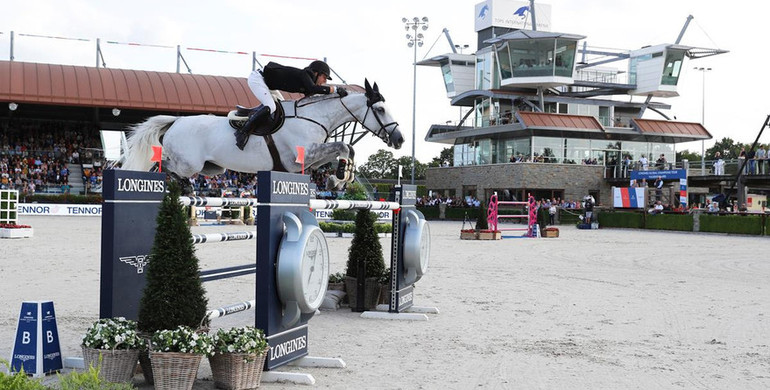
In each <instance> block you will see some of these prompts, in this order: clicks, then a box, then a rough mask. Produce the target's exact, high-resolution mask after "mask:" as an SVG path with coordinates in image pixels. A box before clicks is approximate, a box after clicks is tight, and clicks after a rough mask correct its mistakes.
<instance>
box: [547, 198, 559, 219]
mask: <svg viewBox="0 0 770 390" xmlns="http://www.w3.org/2000/svg"><path fill="white" fill-rule="evenodd" d="M558 212H559V209H558V208H557V206H556V202H553V203H551V207H549V208H548V218H549V221H548V224H549V225H555V224H556V213H558Z"/></svg>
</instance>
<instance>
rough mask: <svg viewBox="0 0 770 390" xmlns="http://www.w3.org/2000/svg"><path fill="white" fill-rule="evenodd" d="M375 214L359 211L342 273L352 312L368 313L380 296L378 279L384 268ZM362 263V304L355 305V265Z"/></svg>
mask: <svg viewBox="0 0 770 390" xmlns="http://www.w3.org/2000/svg"><path fill="white" fill-rule="evenodd" d="M376 218H377V215H376V214H374V213H372V212H370V211H369V210H358V214H357V215H356V225H355V232H354V233H353V240H352V242H351V244H350V249H349V250H348V262H347V267H346V270H345V289H346V291H347V294H348V302H349V303H350V308H351V309H352V310H354V311H364V310H371V309H374V308H375V307H376V306H377V301H378V300H379V296H380V283H379V278H380V277H381V276H382V274H383V271H384V269H385V260H384V259H383V257H382V245H381V244H380V239H379V237H378V236H377V232H376V231H375V229H374V222H375V220H376ZM359 264H365V270H364V278H365V281H364V282H363V285H364V286H365V288H364V301H363V302H361V304H359V302H358V277H359V274H358V265H359Z"/></svg>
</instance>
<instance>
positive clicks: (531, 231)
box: [487, 192, 537, 237]
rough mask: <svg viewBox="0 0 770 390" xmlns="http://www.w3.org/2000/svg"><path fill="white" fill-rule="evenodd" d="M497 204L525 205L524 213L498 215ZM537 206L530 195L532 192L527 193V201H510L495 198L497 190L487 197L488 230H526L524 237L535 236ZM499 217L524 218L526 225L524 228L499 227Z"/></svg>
mask: <svg viewBox="0 0 770 390" xmlns="http://www.w3.org/2000/svg"><path fill="white" fill-rule="evenodd" d="M499 205H515V206H525V211H526V212H525V213H524V214H507V215H500V214H498V206H499ZM536 212H537V207H536V203H535V197H534V196H532V194H528V201H527V202H510V201H499V200H498V199H497V192H495V193H494V194H492V196H491V197H490V198H489V207H488V208H487V223H488V224H489V228H490V230H498V231H501V232H511V231H526V232H527V233H526V234H524V235H523V236H524V237H535V236H536V233H535V222H536V221H537V216H536V214H535V213H536ZM500 218H510V219H513V220H517V219H519V220H523V219H525V218H526V223H527V227H526V228H512V227H511V228H507V227H506V228H501V227H499V225H498V222H499V219H500Z"/></svg>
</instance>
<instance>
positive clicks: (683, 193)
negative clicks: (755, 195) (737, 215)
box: [679, 179, 751, 207]
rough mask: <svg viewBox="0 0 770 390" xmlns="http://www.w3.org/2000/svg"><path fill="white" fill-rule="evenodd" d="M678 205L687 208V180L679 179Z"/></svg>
mask: <svg viewBox="0 0 770 390" xmlns="http://www.w3.org/2000/svg"><path fill="white" fill-rule="evenodd" d="M679 203H680V204H681V205H682V207H687V179H679ZM749 203H751V201H750V200H749Z"/></svg>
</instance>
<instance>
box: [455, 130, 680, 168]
mask: <svg viewBox="0 0 770 390" xmlns="http://www.w3.org/2000/svg"><path fill="white" fill-rule="evenodd" d="M533 147H534V149H533ZM661 154H662V155H663V156H664V157H665V158H666V161H667V162H669V163H673V162H674V161H675V159H676V153H675V151H674V145H673V144H666V143H660V142H634V141H607V140H589V139H579V138H561V137H540V136H534V137H522V138H511V139H499V140H493V139H484V140H478V141H475V142H473V143H469V144H462V145H455V147H454V158H455V161H454V165H455V166H464V165H480V164H502V163H508V162H511V156H513V157H514V159H517V160H519V161H523V162H531V161H537V162H544V163H556V164H597V165H614V164H616V163H620V161H622V160H623V158H624V157H625V156H626V155H628V156H629V157H631V160H632V161H639V159H640V158H641V157H642V155H644V157H645V158H647V160H648V161H649V163H650V166H653V165H654V164H655V161H656V160H657V159H658V158H659V157H660V155H661Z"/></svg>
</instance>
